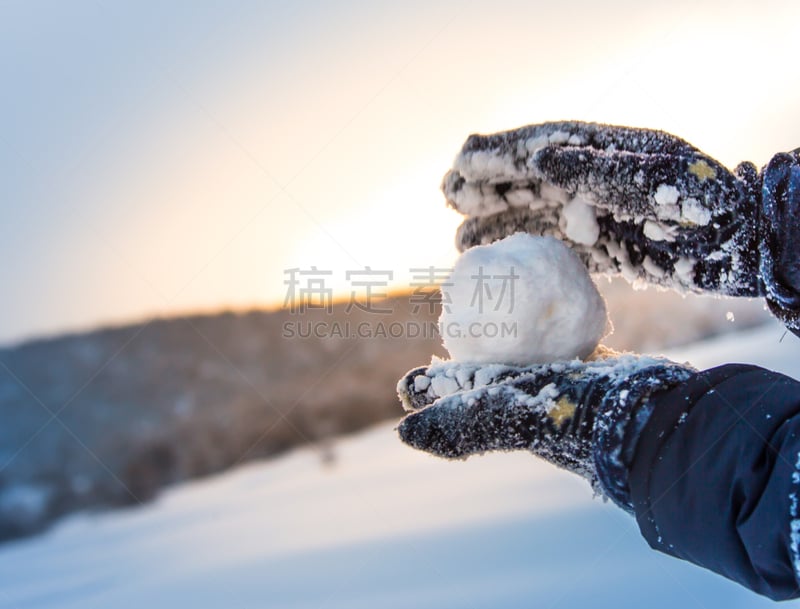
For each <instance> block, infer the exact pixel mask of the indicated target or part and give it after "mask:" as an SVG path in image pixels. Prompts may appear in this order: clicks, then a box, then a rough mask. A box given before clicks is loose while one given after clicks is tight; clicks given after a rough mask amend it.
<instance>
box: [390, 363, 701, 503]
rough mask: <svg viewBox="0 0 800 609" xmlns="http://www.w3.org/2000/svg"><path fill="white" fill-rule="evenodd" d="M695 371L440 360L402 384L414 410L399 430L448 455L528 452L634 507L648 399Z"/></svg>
mask: <svg viewBox="0 0 800 609" xmlns="http://www.w3.org/2000/svg"><path fill="white" fill-rule="evenodd" d="M694 373H695V370H694V369H692V368H690V367H688V366H683V365H680V364H676V363H674V362H670V361H668V360H665V359H659V358H650V357H641V356H636V355H631V354H626V355H618V354H614V356H612V357H607V358H605V359H598V360H595V361H592V362H581V361H579V360H574V361H566V362H557V363H553V364H547V365H537V366H530V367H525V368H519V367H513V366H505V365H499V364H491V365H483V366H478V365H475V364H458V363H454V362H441V363H438V364H433V365H431V366H430V367H427V368H417V369H414V370H412V371H410V372H409V373H408V374H406V376H405V377H403V378H402V379H401V380H400V382H399V383H398V386H397V390H398V394H399V396H400V400H401V401H402V403H403V407H404V408H405V409H406V410H407V411H409V412H410V414H409V415H408V416H406V417H405V418H404V419H403V420H402V421H401V422H400V425H399V428H398V431H399V433H400V438H401V439H402V440H403V441H404V442H406V443H407V444H410V445H411V446H414V447H415V448H418V449H420V450H424V451H426V452H429V453H432V454H434V455H438V456H440V457H445V458H449V459H462V458H466V457H468V456H470V455H473V454H478V453H483V452H487V451H493V450H506V451H509V450H529V451H531V452H532V453H534V454H535V455H537V456H539V457H542V458H544V459H547V460H548V461H550V462H551V463H554V464H555V465H557V466H559V467H562V468H565V469H567V470H569V471H572V472H574V473H576V474H579V475H581V476H583V477H584V478H586V479H587V480H589V482H590V483H591V484H592V486H593V488H594V489H595V490H596V491H597V492H599V493H601V494H603V495H605V496H608V497H610V498H611V499H612V500H614V502H615V503H617V504H618V505H620V506H621V507H623V508H624V509H626V510H628V511H631V510H632V507H631V505H630V499H629V492H628V487H627V474H628V468H629V466H630V464H631V462H632V459H633V454H634V450H635V447H636V441H637V439H638V437H639V433H640V431H641V430H642V429H643V427H644V425H645V423H646V422H647V420H648V418H649V416H650V412H651V407H650V403H649V398H650V396H651V395H653V394H655V393H657V392H661V391H666V390H669V389H671V388H673V387H675V386H677V385H679V384H681V383H682V382H684V381H685V380H686V379H688V378H689V377H690V376H691V375H692V374H694Z"/></svg>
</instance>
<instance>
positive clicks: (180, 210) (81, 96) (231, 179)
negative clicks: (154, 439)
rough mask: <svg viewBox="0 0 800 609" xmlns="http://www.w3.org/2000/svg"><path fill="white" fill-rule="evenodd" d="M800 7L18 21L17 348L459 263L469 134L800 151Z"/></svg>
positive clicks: (10, 191) (508, 0)
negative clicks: (461, 164)
mask: <svg viewBox="0 0 800 609" xmlns="http://www.w3.org/2000/svg"><path fill="white" fill-rule="evenodd" d="M799 23H800V4H799V3H797V2H795V1H793V0H786V1H782V2H778V1H776V2H770V1H762V2H757V3H756V2H746V3H744V2H721V1H711V0H706V1H703V0H691V1H679V2H672V3H669V4H666V3H655V2H641V1H637V2H634V1H633V0H614V1H612V2H602V3H598V2H588V1H576V2H570V1H563V2H557V3H544V2H536V1H512V0H496V1H494V2H491V3H481V2H474V1H466V2H437V1H426V2H422V1H414V0H411V1H405V2H402V3H400V2H397V3H376V2H367V1H360V0H340V1H328V2H321V1H320V2H289V1H285V2H271V1H261V2H256V1H253V0H244V1H238V2H237V1H235V0H234V1H226V2H222V1H220V2H169V3H161V2H155V1H153V2H148V1H142V2H111V1H110V0H91V1H82V0H75V1H73V2H69V3H64V2H47V1H36V0H35V1H23V0H3V1H0V82H1V83H2V91H3V94H2V95H0V167H2V170H0V257H2V260H3V261H4V264H2V265H0V286H2V289H3V296H4V298H3V305H2V306H3V309H2V313H3V314H2V315H0V344H4V343H5V344H8V343H13V342H16V341H19V340H23V339H25V338H28V337H35V336H43V335H48V334H51V333H56V332H62V331H74V330H82V329H87V328H91V327H94V326H96V325H98V324H108V323H122V322H127V321H137V320H141V319H144V318H148V317H150V316H153V315H172V314H180V313H185V312H195V311H213V310H218V309H220V308H223V307H226V308H237V309H239V308H245V307H252V306H276V305H280V304H281V303H282V302H283V301H284V299H285V296H286V291H287V285H286V284H285V281H286V280H287V278H288V276H287V274H286V271H287V269H291V268H298V269H305V270H310V269H311V268H312V267H316V268H317V269H319V270H327V271H330V272H331V274H330V275H328V276H326V281H327V282H328V283H327V285H328V286H329V287H331V288H332V289H334V290H336V291H337V293H339V294H340V295H344V296H346V295H347V294H348V293H349V292H351V291H353V290H355V289H357V288H355V287H354V286H353V282H352V280H350V281H348V279H347V271H353V270H359V269H363V268H364V267H365V266H368V267H370V269H372V270H383V271H391V272H392V285H393V286H395V287H404V286H407V285H408V284H409V282H410V281H411V273H410V269H411V268H414V267H421V266H431V265H433V266H439V267H447V266H451V265H452V263H453V261H454V259H455V257H456V255H457V254H456V250H455V248H454V246H453V236H454V231H455V228H456V227H457V226H458V224H459V222H460V218H459V216H458V214H456V213H455V212H454V211H452V210H449V209H447V208H446V207H445V205H444V199H443V197H442V195H441V193H440V191H439V184H440V181H441V177H442V175H443V174H444V172H445V171H446V170H447V169H448V167H449V166H450V164H451V162H452V159H453V157H454V156H455V154H456V152H457V151H458V149H459V148H460V146H461V144H462V143H463V141H464V139H465V138H466V136H467V135H469V134H470V133H474V132H484V133H486V132H492V131H498V130H502V129H509V128H513V127H517V126H520V125H524V124H529V123H536V122H542V121H546V120H559V119H580V120H591V121H600V122H608V123H616V124H629V125H634V126H642V127H651V128H658V129H664V130H667V131H670V132H673V133H675V134H676V135H679V136H681V137H683V138H685V139H687V140H688V141H690V142H691V143H692V144H694V145H696V146H698V147H699V148H700V149H702V150H704V151H705V152H707V153H708V154H710V155H711V156H713V157H715V158H717V159H718V160H720V161H722V162H723V163H725V164H727V165H729V166H733V165H735V164H736V163H737V162H739V161H741V160H752V161H753V162H755V163H756V164H758V165H763V164H764V163H766V162H767V161H768V160H769V158H770V156H771V155H772V154H774V153H775V152H778V151H781V150H788V149H792V148H795V147H797V146H798V145H800V121H798V120H797V108H800V78H799V76H800V63H798V62H797V60H796V56H797V53H796V46H797V43H796V40H797V31H798V24H799Z"/></svg>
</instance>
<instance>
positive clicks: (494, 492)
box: [0, 325, 800, 609]
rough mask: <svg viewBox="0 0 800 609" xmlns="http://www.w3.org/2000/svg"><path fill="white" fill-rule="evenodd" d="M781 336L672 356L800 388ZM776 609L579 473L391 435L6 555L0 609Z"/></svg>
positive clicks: (194, 490) (799, 363)
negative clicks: (670, 552)
mask: <svg viewBox="0 0 800 609" xmlns="http://www.w3.org/2000/svg"><path fill="white" fill-rule="evenodd" d="M783 334H784V332H783V329H782V328H780V327H778V326H777V325H770V326H768V327H766V328H761V329H758V330H755V331H750V332H747V333H744V334H740V335H738V336H737V335H734V336H728V337H725V338H722V339H719V340H716V341H710V342H706V343H704V344H700V345H696V346H694V347H691V348H685V349H681V350H679V351H674V352H672V353H670V356H671V357H673V358H675V359H679V360H690V361H691V362H692V363H694V364H695V365H697V366H698V367H708V366H713V365H715V364H718V363H723V362H725V361H744V362H752V363H757V364H760V365H763V366H766V367H770V368H773V369H777V370H780V371H782V372H784V373H787V374H790V375H792V376H795V377H797V378H800V340H798V339H796V338H794V337H793V336H792V335H790V334H787V335H786V336H785V337H784V338H783V340H782V341H780V339H781V336H782V335H783ZM398 372H401V371H398ZM399 415H400V408H399V406H398V416H399ZM772 605H773V603H772V602H771V601H768V600H766V599H762V598H760V597H758V596H756V595H754V594H752V593H750V592H747V591H745V590H743V589H741V588H739V587H738V586H736V585H734V584H731V583H729V582H727V581H726V580H724V579H722V578H721V577H718V576H716V575H713V574H711V573H707V572H705V571H702V570H700V569H698V568H696V567H693V566H691V565H688V564H686V563H683V562H681V561H678V560H675V559H673V558H669V557H666V556H662V555H659V554H656V553H655V552H653V551H651V550H650V549H649V548H648V547H647V545H646V544H645V542H644V541H643V540H642V539H641V538H640V537H639V534H638V531H637V529H636V525H635V523H634V521H633V519H631V518H630V517H628V516H627V515H625V514H624V513H622V512H620V511H618V510H616V509H614V508H612V507H611V506H610V505H607V504H604V503H603V502H602V501H599V500H593V499H592V497H591V493H590V491H589V489H588V485H586V484H585V483H584V482H583V481H581V480H580V479H578V478H577V477H575V476H573V475H571V474H567V473H563V472H560V471H557V470H555V469H554V468H552V467H549V466H547V465H546V464H544V463H541V462H539V461H537V460H536V459H534V458H533V457H531V456H529V455H526V454H501V455H497V454H495V455H489V456H485V457H480V458H473V459H470V460H469V461H467V462H457V463H449V462H445V461H440V460H437V459H434V458H432V457H428V456H427V455H425V454H422V453H418V452H415V451H413V450H410V449H408V448H407V447H405V446H403V445H402V444H401V443H400V442H399V441H398V440H397V438H396V436H395V434H394V431H393V425H391V424H386V425H382V426H379V427H375V428H373V429H371V430H369V431H367V432H365V433H362V434H359V435H357V436H353V437H350V438H347V439H344V440H342V441H341V442H339V443H338V445H337V446H336V460H335V462H334V463H333V464H332V465H327V466H326V465H323V464H322V463H321V460H320V458H319V455H318V453H317V452H315V451H313V450H310V449H303V450H298V451H296V452H294V453H292V454H290V455H288V456H286V457H284V458H282V459H279V460H275V461H269V462H264V463H260V464H258V463H256V464H250V465H247V466H244V467H241V468H239V469H237V470H235V471H232V472H229V473H227V474H224V475H220V476H218V477H215V478H211V479H207V480H204V481H200V482H195V483H191V484H186V485H183V486H181V487H178V488H175V489H173V490H171V491H169V492H166V493H164V494H163V495H162V496H161V497H160V498H159V499H158V500H157V501H156V502H154V503H152V504H150V505H147V506H145V507H143V508H138V509H130V510H125V511H116V512H113V513H106V514H101V515H80V516H73V517H70V518H68V519H66V520H64V521H63V522H62V523H61V524H59V525H57V526H56V527H55V528H54V529H53V530H51V531H50V532H48V533H46V534H45V535H42V536H39V537H36V538H32V539H28V540H23V541H18V542H13V543H9V544H5V545H3V546H0V607H3V608H6V607H8V608H17V609H23V608H24V609H33V608H51V607H52V608H56V607H58V608H65V609H66V608H76V609H77V608H80V609H90V608H103V609H106V608H125V607H131V608H134V607H135V608H137V609H138V608H141V607H156V608H159V607H167V608H172V607H194V608H195V609H204V608H212V607H214V608H216V607H220V608H222V607H225V608H229V607H230V608H234V607H235V608H239V607H253V608H265V607H267V608H272V607H280V608H283V607H285V608H311V607H314V608H326V607H327V608H342V609H344V608H348V609H356V608H362V607H363V608H370V609H373V608H391V607H398V608H399V607H402V608H404V609H407V608H409V607H413V608H424V607H432V608H433V607H435V608H436V609H447V608H451V607H452V608H456V607H458V608H479V607H480V608H483V607H502V608H504V607H537V608H566V607H581V608H583V607H587V606H591V607H593V608H596V609H601V608H606V607H608V608H611V607H613V608H615V609H620V608H626V607H632V608H633V607H636V608H640V607H648V608H650V609H657V608H662V607H664V608H666V607H670V608H673V607H680V608H682V609H683V608H695V607H696V608H698V609H712V608H716V607H725V608H726V609H734V608H739V607H742V608H744V607H767V606H772Z"/></svg>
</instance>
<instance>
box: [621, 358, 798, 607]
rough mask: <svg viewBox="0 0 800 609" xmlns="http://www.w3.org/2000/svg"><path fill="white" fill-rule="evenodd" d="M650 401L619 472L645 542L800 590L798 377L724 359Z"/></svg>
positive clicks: (732, 573)
mask: <svg viewBox="0 0 800 609" xmlns="http://www.w3.org/2000/svg"><path fill="white" fill-rule="evenodd" d="M654 399H655V401H656V403H655V408H654V409H653V415H652V417H651V418H650V420H649V421H648V423H647V425H646V426H645V428H644V430H643V431H642V435H641V436H640V439H639V442H638V444H637V447H636V454H635V459H634V460H633V465H632V467H631V471H630V472H629V479H628V483H629V488H630V493H631V499H632V502H633V505H634V510H635V514H636V519H637V521H638V523H639V528H640V529H641V532H642V534H643V535H644V537H645V539H646V540H647V541H648V543H649V544H650V546H651V547H652V548H654V549H657V550H660V551H662V552H665V553H667V554H671V555H673V556H676V557H678V558H683V559H685V560H689V561H691V562H694V563H697V564H699V565H702V566H704V567H706V568H708V569H710V570H712V571H715V572H717V573H720V574H722V575H724V576H725V577H728V578H730V579H732V580H734V581H737V582H739V583H740V584H742V585H744V586H746V587H748V588H750V589H751V590H754V591H756V592H758V593H760V594H763V595H766V596H768V597H770V598H772V599H775V600H783V599H789V598H797V597H800V576H799V575H798V573H800V556H799V555H798V544H799V543H800V516H798V513H799V511H800V508H798V500H799V498H800V473H798V472H799V469H798V468H799V466H800V382H797V381H795V380H793V379H791V378H789V377H786V376H784V375H781V374H778V373H776V372H770V371H768V370H764V369H763V368H759V367H757V366H750V365H741V364H728V365H725V366H720V367H718V368H713V369H711V370H707V371H705V372H700V373H698V374H697V375H695V376H694V377H692V378H691V379H690V380H689V381H688V382H686V383H685V384H683V385H682V386H680V387H678V388H676V389H673V390H671V391H668V392H665V393H663V394H660V395H659V396H657V397H655V398H654Z"/></svg>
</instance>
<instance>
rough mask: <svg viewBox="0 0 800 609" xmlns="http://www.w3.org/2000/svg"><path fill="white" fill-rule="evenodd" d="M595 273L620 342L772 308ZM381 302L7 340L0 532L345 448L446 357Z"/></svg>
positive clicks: (393, 410) (11, 533) (710, 328)
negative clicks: (399, 385) (407, 379)
mask: <svg viewBox="0 0 800 609" xmlns="http://www.w3.org/2000/svg"><path fill="white" fill-rule="evenodd" d="M600 287H601V289H602V290H603V291H604V292H605V295H606V297H607V299H608V301H609V311H610V313H611V316H612V319H613V320H614V323H615V326H616V331H615V333H614V334H613V335H612V336H611V337H609V339H608V340H607V341H606V343H607V344H609V345H610V346H613V347H616V348H623V349H634V350H653V349H660V348H662V347H665V346H669V345H675V344H682V343H686V342H688V341H691V340H695V339H697V338H699V337H703V336H708V335H712V334H718V333H721V332H725V331H730V330H734V329H740V328H743V327H747V326H749V325H753V324H755V323H761V322H763V321H765V320H766V319H767V316H766V314H765V313H764V312H763V310H762V307H761V305H760V303H756V302H746V301H730V300H727V301H726V300H715V299H710V298H695V297H692V298H686V299H683V298H681V297H680V296H677V295H675V294H671V293H662V292H656V291H653V290H650V291H646V292H636V291H632V290H631V289H630V287H629V286H628V285H627V284H624V283H622V282H612V283H606V282H605V281H602V282H601V286H600ZM372 305H373V306H374V308H380V309H386V310H388V311H390V312H389V313H374V312H366V311H363V310H361V309H359V308H358V307H349V303H339V304H337V305H335V306H334V307H333V309H332V310H331V312H327V311H325V310H322V309H309V310H308V311H306V312H304V313H294V314H293V313H291V312H289V311H286V310H279V311H263V310H253V311H247V312H236V313H234V312H224V313H219V314H216V315H195V316H187V317H176V318H172V319H154V320H151V321H149V322H146V323H141V324H136V325H129V326H124V327H116V328H106V329H100V330H97V331H94V332H88V333H84V334H73V335H65V336H61V337H55V338H50V339H43V340H37V341H31V342H28V343H25V344H22V345H18V346H15V347H10V348H6V349H3V350H0V417H2V420H3V421H4V422H5V424H4V425H3V426H2V427H0V539H4V538H12V537H16V536H19V535H25V534H28V533H32V532H36V531H39V530H41V529H42V528H43V527H45V526H46V525H47V524H48V523H50V522H51V521H52V520H53V519H55V518H57V517H58V516H60V515H62V514H65V513H69V512H72V511H74V510H76V509H80V508H86V507H101V506H115V505H128V504H138V503H143V502H146V501H148V500H149V499H151V498H153V497H154V496H155V495H156V494H157V492H158V490H159V489H160V488H162V487H163V486H165V485H169V484H173V483H176V482H180V481H184V480H188V479H191V478H195V477H199V476H203V475H207V474H210V473H214V472H219V471H222V470H224V469H226V468H228V467H231V466H232V465H235V464H238V463H241V462H244V461H248V460H251V459H256V458H262V457H268V456H273V455H276V454H279V453H281V452H283V451H285V450H287V449H289V448H291V447H293V446H296V445H298V444H304V443H312V444H313V445H314V446H315V448H316V449H317V453H316V454H317V455H318V457H319V458H320V459H321V460H323V461H329V460H331V459H333V458H335V454H336V453H335V450H334V449H333V447H332V442H333V438H334V437H336V436H338V435H340V434H342V433H347V432H351V431H355V430H358V429H361V428H363V427H365V426H367V425H370V424H372V423H375V422H377V421H381V420H385V419H392V418H396V417H398V416H399V415H400V409H399V406H398V404H397V399H396V396H395V392H394V387H395V384H396V380H397V378H398V377H399V376H400V375H401V374H403V373H404V372H405V371H406V370H408V369H409V368H411V367H413V366H415V365H420V364H424V363H427V362H429V361H430V357H431V354H432V353H436V354H438V355H444V352H443V351H442V349H441V347H440V345H439V340H438V338H437V337H436V336H435V335H433V332H431V328H432V327H433V324H434V323H435V320H436V319H437V317H438V310H433V311H431V310H430V309H429V307H428V306H425V305H423V306H419V304H418V303H417V301H413V300H412V299H411V297H410V295H409V294H402V295H398V296H395V297H393V298H391V299H389V300H388V301H385V302H383V303H377V302H376V303H372ZM348 308H350V310H349V311H347V309H348ZM728 311H733V312H734V316H735V319H736V322H735V323H732V322H731V321H728V319H727V318H726V313H727V312H728ZM287 324H288V325H287ZM359 328H361V329H362V330H364V332H362V333H361V334H362V336H361V337H357V338H349V337H346V336H342V334H344V333H345V332H347V331H348V329H349V331H350V332H357V331H358V329H359ZM392 328H394V329H399V330H400V335H399V336H397V335H396V333H394V334H395V337H393V336H392V335H391V334H392V333H393V332H392V330H391V329H392ZM309 329H311V332H309ZM319 329H321V331H319V332H316V333H317V334H318V336H313V334H314V333H315V332H314V331H315V330H319ZM287 330H288V331H287ZM309 333H310V334H312V336H310V337H308V338H301V337H300V335H303V336H305V335H308V334H309ZM412 334H416V335H415V336H412ZM426 334H427V335H426ZM289 335H292V336H289ZM365 336H366V337H365ZM53 415H57V417H54V416H53Z"/></svg>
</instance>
